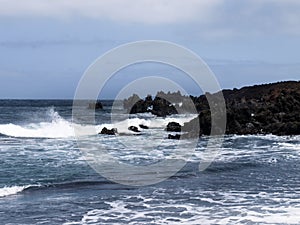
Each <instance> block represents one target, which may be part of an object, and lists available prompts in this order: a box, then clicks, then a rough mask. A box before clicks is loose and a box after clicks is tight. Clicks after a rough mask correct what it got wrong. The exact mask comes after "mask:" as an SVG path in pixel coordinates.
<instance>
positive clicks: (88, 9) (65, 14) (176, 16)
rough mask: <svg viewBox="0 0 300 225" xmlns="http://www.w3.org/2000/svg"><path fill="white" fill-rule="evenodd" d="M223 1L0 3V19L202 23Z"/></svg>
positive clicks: (12, 0) (7, 0)
mask: <svg viewBox="0 0 300 225" xmlns="http://www.w3.org/2000/svg"><path fill="white" fill-rule="evenodd" d="M222 2H223V0H201V1H199V0H186V1H182V0H172V1H169V0H26V1H25V0H24V1H20V0H0V16H10V17H16V16H17V17H24V16H25V17H28V16H29V17H37V16H38V17H53V18H70V17H77V16H83V17H89V18H95V19H108V20H113V21H117V22H135V23H146V24H157V23H160V24H161V23H166V24H169V23H178V22H179V23H180V22H187V21H193V20H195V19H197V20H201V21H203V22H205V21H206V20H207V19H208V18H209V17H210V12H211V10H212V9H214V8H215V7H216V6H217V5H219V4H220V3H222Z"/></svg>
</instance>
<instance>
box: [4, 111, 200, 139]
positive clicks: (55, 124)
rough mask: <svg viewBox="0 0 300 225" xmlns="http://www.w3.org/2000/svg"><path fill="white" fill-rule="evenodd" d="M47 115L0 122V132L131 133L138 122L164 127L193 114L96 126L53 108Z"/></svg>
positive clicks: (40, 134)
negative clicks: (47, 118)
mask: <svg viewBox="0 0 300 225" xmlns="http://www.w3.org/2000/svg"><path fill="white" fill-rule="evenodd" d="M49 116H50V119H51V122H41V123H30V124H27V125H16V124H12V123H10V124H1V125H0V133H1V134H3V135H7V136H12V137H26V138H70V137H74V136H75V132H74V128H75V130H76V136H78V135H79V136H88V135H96V134H98V133H99V132H101V130H102V129H103V128H104V127H106V128H108V129H112V128H117V130H118V133H120V134H132V133H133V132H132V131H129V130H128V127H129V126H136V127H139V125H140V124H143V125H146V126H148V127H150V128H164V127H166V125H167V124H168V123H169V122H171V121H174V122H178V123H180V124H182V125H183V123H184V122H188V121H190V120H191V119H192V118H194V117H195V115H187V116H186V117H178V116H177V117H173V118H172V117H167V118H156V117H152V118H146V119H141V118H128V119H126V120H123V121H120V122H116V123H113V124H112V123H108V124H101V125H97V126H93V125H81V124H75V123H72V122H69V121H67V120H65V119H64V118H62V117H61V116H60V115H59V114H58V113H57V112H55V111H54V110H50V112H49Z"/></svg>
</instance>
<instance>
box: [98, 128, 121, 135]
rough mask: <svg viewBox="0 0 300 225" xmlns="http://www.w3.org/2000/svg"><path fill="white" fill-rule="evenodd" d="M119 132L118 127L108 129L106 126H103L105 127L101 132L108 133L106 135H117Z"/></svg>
mask: <svg viewBox="0 0 300 225" xmlns="http://www.w3.org/2000/svg"><path fill="white" fill-rule="evenodd" d="M117 133H118V132H117V129H116V128H112V129H107V128H106V127H103V129H102V130H101V132H100V134H106V135H116V134H117Z"/></svg>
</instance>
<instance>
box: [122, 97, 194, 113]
mask: <svg viewBox="0 0 300 225" xmlns="http://www.w3.org/2000/svg"><path fill="white" fill-rule="evenodd" d="M187 101H189V102H191V101H190V98H189V97H187V96H182V95H181V93H180V92H175V93H170V92H169V93H164V92H158V93H157V94H156V96H155V98H154V99H152V96H151V95H148V96H147V97H146V98H145V99H144V100H143V99H141V98H140V97H139V96H138V95H136V94H134V95H132V96H131V97H129V98H128V99H125V100H124V103H123V106H124V109H126V110H127V112H128V113H130V114H135V113H152V114H154V115H156V116H159V117H165V116H168V115H172V114H177V113H178V112H177V109H176V107H177V108H182V109H183V108H184V107H187V106H188V104H183V102H187Z"/></svg>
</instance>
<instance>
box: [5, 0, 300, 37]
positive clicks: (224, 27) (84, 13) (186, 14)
mask: <svg viewBox="0 0 300 225" xmlns="http://www.w3.org/2000/svg"><path fill="white" fill-rule="evenodd" d="M1 17H2V18H3V17H6V18H12V17H13V18H24V17H25V18H28V17H29V18H52V19H53V18H54V19H58V20H60V19H63V20H72V19H74V18H92V19H95V20H99V21H104V22H105V21H113V22H114V23H117V24H124V23H135V24H138V25H146V26H147V25H173V26H178V25H182V24H184V25H191V24H192V25H193V26H194V27H195V28H194V29H195V32H196V35H197V33H199V32H200V33H201V34H200V35H201V36H206V37H207V38H219V37H225V38H227V37H229V38H230V37H239V36H247V35H252V36H253V35H265V34H278V33H279V34H288V35H297V36H298V35H300V29H299V27H300V1H299V0H243V1H237V0H23V1H20V0H0V18H1ZM181 27H184V26H181Z"/></svg>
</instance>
